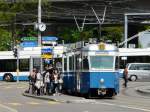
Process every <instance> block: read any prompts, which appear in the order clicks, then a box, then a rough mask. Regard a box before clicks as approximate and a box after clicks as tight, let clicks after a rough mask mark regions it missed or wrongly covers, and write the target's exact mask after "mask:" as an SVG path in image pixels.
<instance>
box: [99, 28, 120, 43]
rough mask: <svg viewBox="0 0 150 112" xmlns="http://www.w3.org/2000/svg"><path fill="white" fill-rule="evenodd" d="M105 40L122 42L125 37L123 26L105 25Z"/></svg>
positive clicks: (103, 31) (103, 30)
mask: <svg viewBox="0 0 150 112" xmlns="http://www.w3.org/2000/svg"><path fill="white" fill-rule="evenodd" d="M102 33H103V37H104V40H112V42H121V39H122V37H123V27H104V28H102Z"/></svg>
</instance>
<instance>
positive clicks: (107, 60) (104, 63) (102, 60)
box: [90, 56, 114, 70]
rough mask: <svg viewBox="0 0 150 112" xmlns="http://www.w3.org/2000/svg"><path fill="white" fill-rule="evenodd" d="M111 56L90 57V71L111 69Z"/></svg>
mask: <svg viewBox="0 0 150 112" xmlns="http://www.w3.org/2000/svg"><path fill="white" fill-rule="evenodd" d="M113 62H114V57H113V56H91V57H90V63H91V69H92V70H105V69H113Z"/></svg>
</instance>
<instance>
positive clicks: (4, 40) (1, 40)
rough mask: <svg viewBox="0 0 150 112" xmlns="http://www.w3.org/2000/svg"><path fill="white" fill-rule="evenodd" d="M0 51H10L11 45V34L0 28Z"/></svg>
mask: <svg viewBox="0 0 150 112" xmlns="http://www.w3.org/2000/svg"><path fill="white" fill-rule="evenodd" d="M0 32H1V33H0V51H5V50H10V49H11V45H12V41H11V40H12V39H11V33H10V32H8V31H7V30H5V29H2V28H0Z"/></svg>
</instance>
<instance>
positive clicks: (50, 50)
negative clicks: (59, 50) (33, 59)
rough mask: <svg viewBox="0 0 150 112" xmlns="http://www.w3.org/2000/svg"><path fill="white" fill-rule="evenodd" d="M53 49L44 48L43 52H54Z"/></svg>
mask: <svg viewBox="0 0 150 112" xmlns="http://www.w3.org/2000/svg"><path fill="white" fill-rule="evenodd" d="M52 51H53V50H52V49H51V48H42V51H41V52H42V53H52Z"/></svg>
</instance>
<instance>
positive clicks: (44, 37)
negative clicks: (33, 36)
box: [42, 36, 58, 41]
mask: <svg viewBox="0 0 150 112" xmlns="http://www.w3.org/2000/svg"><path fill="white" fill-rule="evenodd" d="M57 40H58V38H57V37H54V36H43V37H42V41H57Z"/></svg>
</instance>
